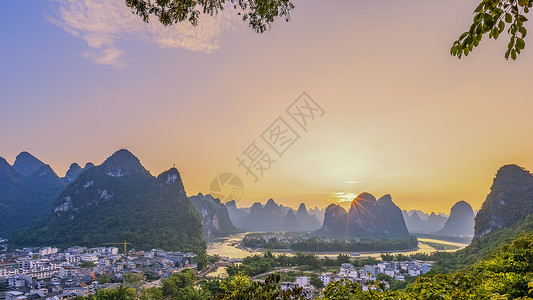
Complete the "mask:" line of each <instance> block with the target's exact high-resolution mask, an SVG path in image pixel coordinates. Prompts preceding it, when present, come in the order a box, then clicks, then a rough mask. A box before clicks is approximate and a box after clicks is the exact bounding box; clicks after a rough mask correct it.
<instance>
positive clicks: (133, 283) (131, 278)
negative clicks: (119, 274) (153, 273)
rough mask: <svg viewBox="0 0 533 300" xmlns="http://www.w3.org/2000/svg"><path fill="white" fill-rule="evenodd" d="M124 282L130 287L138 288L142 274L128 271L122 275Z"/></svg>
mask: <svg viewBox="0 0 533 300" xmlns="http://www.w3.org/2000/svg"><path fill="white" fill-rule="evenodd" d="M123 278H124V283H126V286H128V287H132V288H138V287H139V286H140V285H141V282H142V279H143V277H142V275H140V274H137V275H136V274H133V273H128V274H126V275H124V277H123Z"/></svg>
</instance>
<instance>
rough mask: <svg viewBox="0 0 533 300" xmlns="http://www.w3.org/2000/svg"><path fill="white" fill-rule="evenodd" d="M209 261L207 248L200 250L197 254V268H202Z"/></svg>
mask: <svg viewBox="0 0 533 300" xmlns="http://www.w3.org/2000/svg"><path fill="white" fill-rule="evenodd" d="M208 262H209V261H208V255H207V253H206V252H205V250H201V251H199V252H198V254H197V255H196V268H197V269H198V270H201V269H203V268H205V267H206V266H207V263H208Z"/></svg>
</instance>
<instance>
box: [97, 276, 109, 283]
mask: <svg viewBox="0 0 533 300" xmlns="http://www.w3.org/2000/svg"><path fill="white" fill-rule="evenodd" d="M96 280H97V281H98V284H100V285H102V284H106V283H110V282H111V277H110V276H109V275H102V276H100V277H98V278H97V279H96Z"/></svg>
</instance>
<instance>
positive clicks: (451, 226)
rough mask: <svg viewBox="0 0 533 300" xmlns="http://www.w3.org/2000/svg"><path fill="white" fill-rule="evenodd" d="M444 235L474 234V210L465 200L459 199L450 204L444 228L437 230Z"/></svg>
mask: <svg viewBox="0 0 533 300" xmlns="http://www.w3.org/2000/svg"><path fill="white" fill-rule="evenodd" d="M437 234H438V235H444V236H465V235H466V236H471V235H473V234H474V211H473V210H472V206H470V204H468V203H467V202H465V201H459V202H457V203H455V205H454V206H452V209H451V210H450V217H448V220H446V223H445V224H444V228H442V230H440V231H438V232H437Z"/></svg>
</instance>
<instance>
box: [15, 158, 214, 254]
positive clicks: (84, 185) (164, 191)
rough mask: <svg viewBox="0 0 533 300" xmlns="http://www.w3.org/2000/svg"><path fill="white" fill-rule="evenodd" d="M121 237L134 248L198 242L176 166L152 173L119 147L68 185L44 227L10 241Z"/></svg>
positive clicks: (188, 247)
mask: <svg viewBox="0 0 533 300" xmlns="http://www.w3.org/2000/svg"><path fill="white" fill-rule="evenodd" d="M124 240H127V241H128V242H130V243H132V245H131V247H133V248H135V249H140V250H149V249H153V248H158V249H163V250H173V251H175V250H182V251H194V250H198V249H201V248H203V247H204V242H203V240H202V224H201V220H200V217H199V216H198V213H197V212H196V210H195V209H194V207H193V205H192V204H191V201H190V200H189V198H187V195H186V193H185V189H184V187H183V183H182V180H181V176H180V174H179V172H178V170H177V169H175V168H172V169H170V170H168V171H165V172H163V173H161V174H160V175H159V176H157V178H156V177H154V176H152V175H151V174H150V173H149V172H148V171H147V170H146V169H145V168H144V167H143V166H142V165H141V163H140V161H139V159H138V158H137V157H135V156H134V155H133V154H132V153H130V152H129V151H127V150H124V149H122V150H119V151H117V152H115V153H114V154H113V155H112V156H111V157H109V158H108V159H107V160H106V161H105V162H104V163H103V164H101V165H99V166H96V167H92V168H90V169H88V170H87V171H85V172H83V173H82V174H81V175H79V177H78V178H77V179H76V180H74V181H73V182H72V183H71V184H70V185H68V186H67V187H66V188H65V189H64V190H63V191H62V192H61V194H60V196H59V197H58V198H57V200H56V202H55V205H54V208H53V212H52V213H51V214H50V216H49V218H48V220H47V222H46V224H45V225H44V226H42V227H40V228H36V229H32V230H27V231H24V232H22V233H20V234H19V235H17V236H16V237H15V238H14V239H12V240H11V242H12V243H13V244H14V245H22V246H24V245H27V246H40V245H54V246H60V247H67V246H72V245H79V246H100V245H102V244H103V243H106V242H121V241H124Z"/></svg>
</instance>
